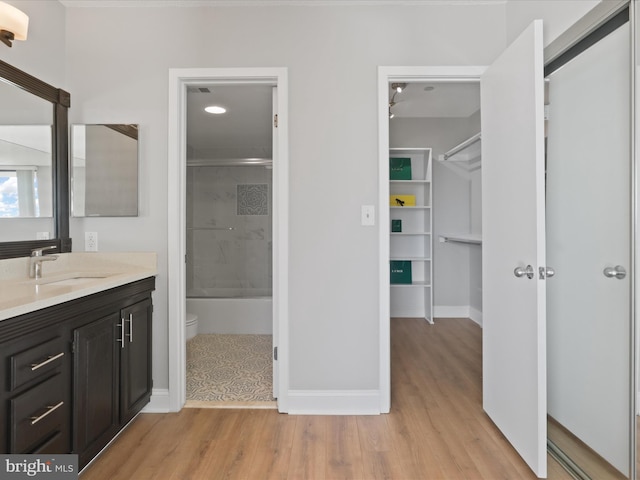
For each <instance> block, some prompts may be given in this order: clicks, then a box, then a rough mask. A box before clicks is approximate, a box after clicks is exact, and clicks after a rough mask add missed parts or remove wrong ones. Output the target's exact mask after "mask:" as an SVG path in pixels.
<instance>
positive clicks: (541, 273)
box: [538, 267, 556, 280]
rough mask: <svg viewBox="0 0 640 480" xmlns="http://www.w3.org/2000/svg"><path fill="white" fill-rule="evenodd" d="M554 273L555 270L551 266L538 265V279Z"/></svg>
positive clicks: (548, 276)
mask: <svg viewBox="0 0 640 480" xmlns="http://www.w3.org/2000/svg"><path fill="white" fill-rule="evenodd" d="M555 274H556V271H555V270H554V269H553V268H551V267H539V268H538V275H539V277H540V280H544V279H545V278H551V277H553V276H554V275H555Z"/></svg>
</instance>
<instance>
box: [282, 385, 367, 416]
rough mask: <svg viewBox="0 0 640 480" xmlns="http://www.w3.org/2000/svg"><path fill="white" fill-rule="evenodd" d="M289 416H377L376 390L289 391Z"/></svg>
mask: <svg viewBox="0 0 640 480" xmlns="http://www.w3.org/2000/svg"><path fill="white" fill-rule="evenodd" d="M289 414H290V415H378V414H380V392H379V391H378V390H289Z"/></svg>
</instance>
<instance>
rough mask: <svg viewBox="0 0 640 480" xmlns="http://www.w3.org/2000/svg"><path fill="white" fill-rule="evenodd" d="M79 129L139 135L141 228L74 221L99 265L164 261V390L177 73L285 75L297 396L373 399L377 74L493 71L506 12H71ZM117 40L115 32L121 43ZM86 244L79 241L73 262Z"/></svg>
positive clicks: (491, 8) (158, 369)
mask: <svg viewBox="0 0 640 480" xmlns="http://www.w3.org/2000/svg"><path fill="white" fill-rule="evenodd" d="M67 11H68V14H67V32H68V37H67V45H68V49H67V51H68V68H69V69H68V75H69V78H70V79H72V80H71V88H70V89H71V92H72V95H73V97H72V98H73V104H74V108H73V109H72V112H71V118H72V122H73V123H95V122H98V123H130V122H131V123H139V124H140V128H141V132H140V138H141V172H140V173H141V175H140V178H141V183H142V184H141V214H140V217H138V218H134V219H89V218H87V219H82V220H76V219H73V220H72V233H73V236H74V239H81V238H82V232H83V231H84V230H90V231H97V232H98V234H99V244H100V248H101V249H102V250H137V249H140V250H155V251H157V252H159V275H158V282H157V292H156V294H155V297H154V300H155V302H156V308H155V311H154V314H155V320H154V321H155V326H154V345H155V349H154V378H155V385H156V387H158V388H162V387H166V386H167V375H168V374H167V368H168V365H167V350H166V348H167V347H166V345H167V335H166V331H167V322H168V321H173V319H167V305H166V297H167V273H166V272H167V267H166V263H167V240H166V238H167V235H172V234H175V232H167V226H166V225H167V220H166V211H167V204H166V189H167V182H168V181H172V180H173V179H167V174H166V171H167V138H166V137H167V96H168V93H167V83H168V82H167V79H168V69H169V68H186V67H227V66H273V67H287V68H288V69H289V85H290V91H289V105H290V111H289V119H290V132H289V133H290V149H289V150H290V163H291V166H290V172H291V173H290V175H291V186H290V202H291V208H290V219H289V222H290V229H291V232H290V272H289V275H290V285H291V290H290V299H289V310H290V345H291V352H290V359H291V360H290V368H291V374H290V386H291V388H292V389H308V390H324V389H330V390H340V389H377V388H378V355H379V352H378V349H379V344H378V323H377V319H378V303H377V300H376V293H377V262H376V258H377V256H378V244H377V230H376V229H371V228H365V227H361V226H360V224H359V223H360V205H362V204H376V203H377V201H376V198H377V188H376V186H377V162H376V158H377V118H376V111H377V110H376V108H377V106H376V92H377V90H376V89H377V85H376V82H377V75H376V73H377V67H378V66H379V65H412V64H415V65H443V64H461V65H465V64H471V65H475V64H479V65H482V64H486V63H488V62H489V61H490V60H491V59H493V58H495V57H496V56H497V54H498V52H499V51H500V50H501V49H502V47H503V46H504V7H503V6H502V5H499V4H497V5H482V6H477V7H476V6H469V5H466V6H445V5H432V6H402V7H371V6H369V7H356V6H344V7H324V6H323V7H308V6H306V7H300V6H298V7H294V6H292V7H267V8H264V7H261V8H256V7H254V8H250V7H217V8H206V7H198V8H183V9H178V8H169V7H167V8H126V9H123V8H120V9H118V8H68V10H67ZM114 31H115V32H117V34H116V35H114ZM79 243H81V242H78V241H76V247H79V246H80V245H78V244H79Z"/></svg>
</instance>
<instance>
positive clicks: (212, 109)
mask: <svg viewBox="0 0 640 480" xmlns="http://www.w3.org/2000/svg"><path fill="white" fill-rule="evenodd" d="M204 111H205V112H207V113H213V114H214V115H220V114H222V113H225V112H226V111H227V109H226V108H224V107H221V106H219V105H210V106H208V107H205V109H204Z"/></svg>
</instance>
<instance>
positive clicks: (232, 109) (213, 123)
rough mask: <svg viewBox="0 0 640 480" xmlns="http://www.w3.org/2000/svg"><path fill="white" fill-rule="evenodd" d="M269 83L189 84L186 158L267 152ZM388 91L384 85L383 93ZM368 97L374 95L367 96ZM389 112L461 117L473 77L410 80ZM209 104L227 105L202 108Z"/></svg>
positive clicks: (476, 100) (474, 106) (470, 105)
mask: <svg viewBox="0 0 640 480" xmlns="http://www.w3.org/2000/svg"><path fill="white" fill-rule="evenodd" d="M271 95H272V87H271V86H269V85H212V84H208V85H204V84H203V85H193V86H190V87H189V89H188V92H187V144H188V146H189V151H188V153H187V158H188V159H189V161H190V163H192V164H193V163H194V161H202V160H212V159H215V160H223V159H225V160H226V159H232V158H271V142H272V139H271V135H272V132H271V131H272V129H271V124H272V113H271V112H272V99H271ZM391 95H393V91H392V90H391V89H389V96H390V97H391ZM372 101H375V100H374V99H372ZM395 102H396V105H395V106H394V107H393V112H394V114H395V118H403V117H404V118H451V117H462V118H467V117H469V116H470V115H472V114H473V113H475V112H476V111H478V110H479V109H480V88H479V86H478V83H411V84H408V85H407V87H406V88H405V89H404V90H403V91H402V92H401V93H398V94H397V95H396V96H395ZM209 105H220V106H224V107H225V108H226V109H227V113H225V114H222V115H212V114H209V113H206V112H205V111H204V108H205V107H206V106H209Z"/></svg>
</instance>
